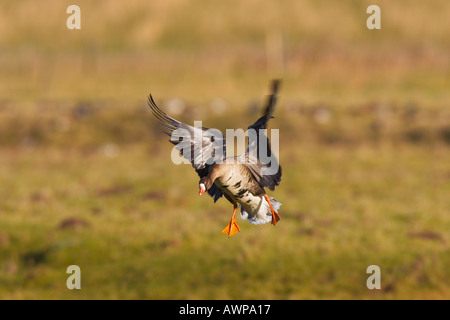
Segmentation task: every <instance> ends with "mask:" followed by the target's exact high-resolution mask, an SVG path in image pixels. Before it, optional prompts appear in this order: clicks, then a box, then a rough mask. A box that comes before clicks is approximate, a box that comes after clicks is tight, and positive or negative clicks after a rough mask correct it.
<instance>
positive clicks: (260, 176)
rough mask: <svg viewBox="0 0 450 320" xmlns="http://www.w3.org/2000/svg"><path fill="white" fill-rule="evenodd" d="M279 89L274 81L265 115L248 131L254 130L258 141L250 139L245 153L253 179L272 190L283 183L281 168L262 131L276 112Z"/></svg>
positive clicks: (276, 81) (278, 82)
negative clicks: (261, 148)
mask: <svg viewBox="0 0 450 320" xmlns="http://www.w3.org/2000/svg"><path fill="white" fill-rule="evenodd" d="M279 87H280V81H279V80H274V81H273V82H272V87H271V94H270V95H269V96H268V98H267V103H266V108H265V111H264V115H263V116H262V117H260V118H259V119H258V120H256V121H255V123H253V124H252V125H251V126H249V127H248V129H254V131H253V132H255V134H256V139H250V138H249V145H248V147H247V150H246V152H245V157H246V163H247V167H248V168H249V170H250V172H251V173H252V175H253V177H254V178H255V179H256V181H257V182H258V183H259V185H260V186H261V187H263V188H269V189H270V190H274V189H275V187H276V186H278V185H279V184H280V182H281V166H280V165H279V163H278V160H277V159H276V157H275V155H273V154H272V151H271V149H270V142H269V138H267V136H266V134H265V133H264V131H265V130H261V129H267V122H268V121H269V119H271V118H273V116H272V114H273V112H274V110H275V104H276V101H277V94H278V89H279ZM249 132H250V130H249ZM260 146H263V149H265V150H260ZM261 153H262V154H263V155H265V154H267V157H265V158H266V159H262V158H261V157H260V156H261ZM266 160H269V161H266Z"/></svg>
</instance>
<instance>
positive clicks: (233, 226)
mask: <svg viewBox="0 0 450 320" xmlns="http://www.w3.org/2000/svg"><path fill="white" fill-rule="evenodd" d="M236 211H237V204H236V203H235V204H234V210H233V215H232V216H231V221H230V223H229V224H228V225H227V226H226V227H225V228H224V229H223V230H222V233H225V234H227V235H228V237H231V236H232V235H233V234H235V233H237V232H239V231H240V228H239V226H238V224H237V221H236Z"/></svg>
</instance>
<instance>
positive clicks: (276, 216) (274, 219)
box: [264, 194, 281, 225]
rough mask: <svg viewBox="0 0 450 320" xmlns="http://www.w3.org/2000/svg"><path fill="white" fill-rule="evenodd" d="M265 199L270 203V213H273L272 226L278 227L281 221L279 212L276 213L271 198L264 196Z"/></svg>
mask: <svg viewBox="0 0 450 320" xmlns="http://www.w3.org/2000/svg"><path fill="white" fill-rule="evenodd" d="M264 197H265V198H266V200H267V202H268V203H269V207H270V211H271V212H272V224H273V225H276V224H277V222H278V221H280V219H281V218H280V215H279V214H278V212H276V211H275V210H274V209H273V207H272V204H271V203H270V198H269V196H268V195H267V194H266V195H264Z"/></svg>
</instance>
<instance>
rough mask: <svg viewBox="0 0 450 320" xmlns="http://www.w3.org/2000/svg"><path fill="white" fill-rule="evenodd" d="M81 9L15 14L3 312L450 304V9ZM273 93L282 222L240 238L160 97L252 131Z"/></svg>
mask: <svg viewBox="0 0 450 320" xmlns="http://www.w3.org/2000/svg"><path fill="white" fill-rule="evenodd" d="M78 4H79V6H80V7H81V10H82V29H81V30H74V31H69V30H68V29H67V28H66V26H65V22H66V19H67V16H68V15H67V14H66V13H65V10H66V7H67V5H66V4H65V3H63V2H61V1H56V0H55V1H50V0H46V1H40V2H35V1H25V0H24V1H20V2H7V1H2V2H0V9H1V10H0V70H1V71H0V177H1V183H0V298H2V299H39V298H43V299H59V298H62V299H186V298H187V299H327V298H331V299H449V298H450V268H449V266H450V237H449V230H450V216H449V214H450V197H449V194H450V161H449V159H450V106H449V103H450V95H449V91H448V88H449V87H450V70H449V66H450V56H449V55H448V52H449V51H450V40H449V38H448V30H449V28H450V22H449V20H448V19H447V12H448V11H449V3H448V1H444V0H436V1H431V2H427V3H425V2H419V1H396V2H395V3H392V2H388V1H379V2H378V4H379V5H380V7H381V10H382V29H381V30H377V31H369V30H368V29H367V28H366V27H365V21H366V18H367V16H368V15H367V14H366V13H365V9H366V8H367V6H368V5H369V4H372V2H368V1H342V2H339V3H332V2H331V1H280V2H268V1H267V2H263V4H261V2H259V1H229V2H218V1H208V2H206V1H182V0H177V1H170V2H166V1H151V2H150V1H139V0H134V1H129V2H127V4H126V5H125V4H122V3H118V2H114V3H113V2H112V1H110V0H105V1H96V2H95V4H94V3H93V2H90V1H89V2H88V1H82V0H80V1H78ZM280 57H281V58H280ZM275 76H276V77H281V78H282V79H283V86H282V89H281V98H280V102H279V105H278V108H277V110H276V114H275V116H276V118H275V119H273V120H271V122H270V124H269V125H270V128H279V129H280V162H281V165H282V167H283V180H282V183H281V185H280V186H279V187H278V188H277V189H276V190H275V191H274V192H270V194H271V195H272V196H274V197H275V198H276V199H277V200H279V201H280V202H282V203H283V206H282V207H281V209H280V212H279V213H280V215H281V221H280V222H279V223H278V224H277V226H276V227H273V226H271V225H263V226H253V225H251V224H249V223H248V222H246V221H242V222H239V224H240V227H241V232H240V233H238V234H237V235H235V236H233V237H231V238H229V239H228V238H227V237H226V236H225V235H223V234H222V233H220V231H221V230H222V228H223V227H224V226H225V225H226V224H227V223H228V222H229V219H230V216H231V213H232V206H231V204H229V203H228V202H227V201H226V200H223V199H222V200H220V201H218V202H217V203H216V204H213V201H212V199H210V198H209V197H198V196H197V192H198V177H197V175H196V174H195V172H194V171H193V170H192V168H191V167H190V166H185V165H181V166H175V165H174V164H172V163H171V161H170V153H171V145H170V144H169V143H168V142H167V137H166V136H165V135H163V134H162V130H161V127H160V126H158V124H157V122H156V120H155V119H154V118H153V116H152V114H151V112H150V111H149V110H148V108H147V107H146V98H147V95H148V94H149V93H150V92H151V93H152V94H153V96H154V97H155V99H156V101H157V103H158V104H159V106H160V107H161V108H162V109H163V110H168V111H172V112H173V113H174V116H175V117H176V118H179V120H182V121H185V122H187V123H190V124H192V123H193V121H194V120H199V119H202V120H203V125H205V126H209V127H215V128H218V129H221V130H223V131H224V129H225V128H238V127H243V128H245V127H247V126H248V125H249V124H251V123H252V122H253V121H254V120H255V119H256V118H257V117H258V116H259V113H260V112H261V110H260V109H259V108H260V106H261V104H262V103H263V98H264V95H265V94H266V92H267V88H268V81H269V80H270V79H271V78H272V77H275ZM175 98H178V99H180V100H176V99H175ZM177 101H178V102H177ZM180 101H182V102H181V107H180ZM256 106H258V107H256ZM224 111H226V112H225V113H223V112H224ZM238 221H239V218H238ZM73 264H75V265H78V266H80V268H81V287H82V288H81V290H69V289H67V287H66V279H67V277H68V276H69V275H68V274H67V273H66V268H67V267H68V266H69V265H73ZM370 265H378V266H379V267H380V269H381V290H369V289H368V288H367V287H366V280H367V278H368V276H369V274H366V269H367V267H368V266H370Z"/></svg>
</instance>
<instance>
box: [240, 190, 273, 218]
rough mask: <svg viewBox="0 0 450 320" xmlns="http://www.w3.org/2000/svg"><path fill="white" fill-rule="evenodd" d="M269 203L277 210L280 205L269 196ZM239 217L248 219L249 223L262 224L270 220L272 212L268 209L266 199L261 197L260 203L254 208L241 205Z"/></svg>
mask: <svg viewBox="0 0 450 320" xmlns="http://www.w3.org/2000/svg"><path fill="white" fill-rule="evenodd" d="M269 199H270V203H271V204H272V208H273V209H274V210H275V211H278V209H280V207H281V202H279V201H277V200H275V199H274V198H273V197H270V196H269ZM241 218H242V219H244V220H248V221H249V222H250V223H251V224H264V223H268V222H271V221H272V212H271V211H270V206H269V203H268V202H267V200H266V199H265V198H264V197H262V198H261V205H260V206H259V207H258V208H257V209H256V210H253V211H252V210H251V209H250V208H246V207H243V206H241Z"/></svg>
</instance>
